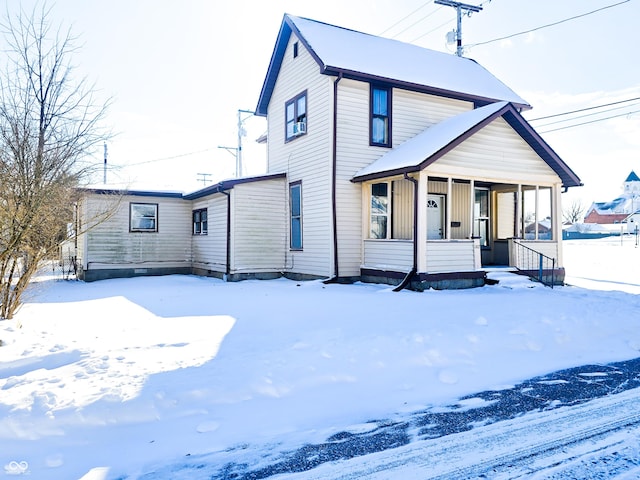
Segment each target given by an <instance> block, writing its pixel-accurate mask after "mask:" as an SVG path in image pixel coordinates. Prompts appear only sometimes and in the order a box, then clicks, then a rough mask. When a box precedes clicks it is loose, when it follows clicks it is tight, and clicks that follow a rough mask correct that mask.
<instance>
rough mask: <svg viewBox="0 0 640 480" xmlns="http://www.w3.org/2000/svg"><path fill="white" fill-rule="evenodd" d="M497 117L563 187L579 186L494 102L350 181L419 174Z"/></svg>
mask: <svg viewBox="0 0 640 480" xmlns="http://www.w3.org/2000/svg"><path fill="white" fill-rule="evenodd" d="M498 117H503V118H504V120H505V121H506V122H507V123H508V124H509V125H510V126H511V127H512V128H513V129H514V130H515V131H516V132H517V133H518V134H519V135H520V136H521V137H522V139H523V140H524V141H525V142H527V143H528V144H529V146H530V147H531V148H532V149H533V150H534V151H535V152H536V153H537V154H538V155H539V156H540V157H541V158H542V159H543V160H544V161H545V162H546V163H547V165H549V167H551V169H552V170H553V171H554V172H555V173H556V174H557V175H558V176H559V177H560V178H561V179H562V185H563V186H564V187H577V186H580V185H582V183H581V182H580V179H579V178H578V176H577V175H576V174H575V173H574V172H573V171H572V170H571V169H570V168H569V166H568V165H567V164H566V163H564V161H562V159H561V158H560V157H559V156H558V155H557V154H556V153H555V152H554V151H553V149H552V148H551V147H550V146H549V145H548V144H547V143H546V142H545V141H544V140H543V139H542V137H540V135H539V134H538V133H537V132H536V131H535V130H534V129H533V128H532V127H531V126H530V125H529V124H528V123H527V121H526V120H525V119H524V118H523V117H522V116H521V115H520V113H518V111H517V110H516V109H515V107H514V106H513V105H512V104H510V103H507V102H497V103H494V104H490V105H486V106H484V107H480V108H476V109H474V110H468V111H466V112H464V113H461V114H459V115H456V116H454V117H450V118H448V119H446V120H444V121H442V122H440V123H438V124H436V125H433V126H431V127H429V128H427V129H426V130H424V131H422V132H421V133H419V134H418V135H416V136H415V137H413V138H411V139H409V140H407V141H406V142H404V143H403V144H402V145H399V146H398V147H396V148H394V149H393V150H391V151H389V152H388V153H386V154H384V155H383V156H381V157H380V158H378V159H377V160H376V161H374V162H373V163H371V164H370V165H368V166H366V167H364V168H363V169H361V170H360V171H359V172H358V173H356V174H355V176H354V177H353V179H352V181H354V182H362V181H365V180H372V179H376V178H383V177H389V176H392V175H399V174H403V173H410V172H417V171H420V170H422V169H424V168H426V167H428V166H429V165H431V164H432V163H434V162H435V161H436V160H438V159H439V158H441V157H442V156H443V155H444V154H446V153H447V152H449V151H451V150H453V149H454V148H455V147H456V146H458V145H460V144H461V143H462V142H464V141H465V140H466V139H468V138H469V137H471V136H472V135H473V134H475V133H476V132H478V131H479V130H481V129H482V128H484V127H485V126H487V125H488V124H489V123H491V122H492V121H494V120H495V119H496V118H498Z"/></svg>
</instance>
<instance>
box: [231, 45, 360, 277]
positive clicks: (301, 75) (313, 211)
mask: <svg viewBox="0 0 640 480" xmlns="http://www.w3.org/2000/svg"><path fill="white" fill-rule="evenodd" d="M296 41H298V39H297V38H296V36H295V34H292V35H291V39H290V41H289V45H288V46H287V51H286V52H285V55H284V58H283V61H282V65H281V67H280V73H279V75H278V80H277V82H276V84H275V87H274V90H273V94H272V96H271V99H270V102H269V106H268V118H267V122H268V129H269V130H268V131H269V142H268V170H269V173H280V172H287V181H288V182H289V183H291V182H296V181H301V182H302V188H303V195H302V212H303V215H304V219H303V232H302V235H303V239H304V240H303V249H302V250H300V251H292V250H290V249H289V248H288V245H289V243H288V240H287V243H286V247H285V249H286V251H285V252H284V253H285V254H286V256H287V258H286V265H287V271H289V272H292V273H299V274H309V275H317V276H329V275H330V274H331V271H332V268H333V260H332V259H333V233H332V228H331V225H332V213H331V168H332V135H331V132H332V118H333V116H332V105H333V100H332V98H333V80H334V79H333V77H328V76H326V75H321V74H320V73H319V67H318V64H317V63H316V62H315V60H314V59H313V58H312V57H311V55H310V54H309V52H308V51H307V50H306V48H304V47H303V45H302V43H299V44H298V56H297V57H296V58H294V56H293V44H294V43H295V42H296ZM302 92H306V99H307V119H306V122H307V134H306V135H302V136H300V137H297V138H295V139H293V140H291V141H289V142H285V135H284V134H285V128H284V125H285V103H286V102H287V101H289V100H291V99H292V98H294V97H295V96H296V95H299V94H300V93H302ZM365 114H366V112H365ZM288 203H289V200H288V194H287V198H285V199H283V201H282V204H280V205H279V206H278V209H277V210H274V212H275V211H277V212H283V209H284V213H283V217H282V218H285V219H286V218H288V215H289V211H288V210H289V207H288ZM286 228H287V235H288V226H287V227H286ZM285 238H288V237H285ZM243 266H244V265H243Z"/></svg>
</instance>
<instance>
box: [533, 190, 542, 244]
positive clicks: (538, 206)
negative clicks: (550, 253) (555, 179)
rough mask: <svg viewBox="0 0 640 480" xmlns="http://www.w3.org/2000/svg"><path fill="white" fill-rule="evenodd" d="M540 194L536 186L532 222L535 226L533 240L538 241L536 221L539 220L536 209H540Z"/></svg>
mask: <svg viewBox="0 0 640 480" xmlns="http://www.w3.org/2000/svg"><path fill="white" fill-rule="evenodd" d="M539 193H540V186H539V185H536V210H535V214H534V218H533V222H534V225H535V232H536V235H535V239H536V240H538V220H539V218H540V217H539V216H538V209H539V208H540V199H539V196H538V194H539Z"/></svg>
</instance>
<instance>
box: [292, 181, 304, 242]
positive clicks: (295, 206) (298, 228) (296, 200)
mask: <svg viewBox="0 0 640 480" xmlns="http://www.w3.org/2000/svg"><path fill="white" fill-rule="evenodd" d="M289 211H290V219H291V225H290V228H291V231H290V242H289V246H290V247H291V250H302V183H300V182H294V183H292V184H290V185H289Z"/></svg>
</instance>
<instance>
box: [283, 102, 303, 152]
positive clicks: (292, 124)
mask: <svg viewBox="0 0 640 480" xmlns="http://www.w3.org/2000/svg"><path fill="white" fill-rule="evenodd" d="M285 118H286V120H285V121H286V125H285V127H286V132H285V140H286V141H287V142H288V141H291V140H293V139H294V138H296V137H299V136H300V135H304V134H306V133H307V92H302V93H301V94H300V95H298V96H296V97H294V98H292V99H291V100H289V101H288V102H287V103H285Z"/></svg>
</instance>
